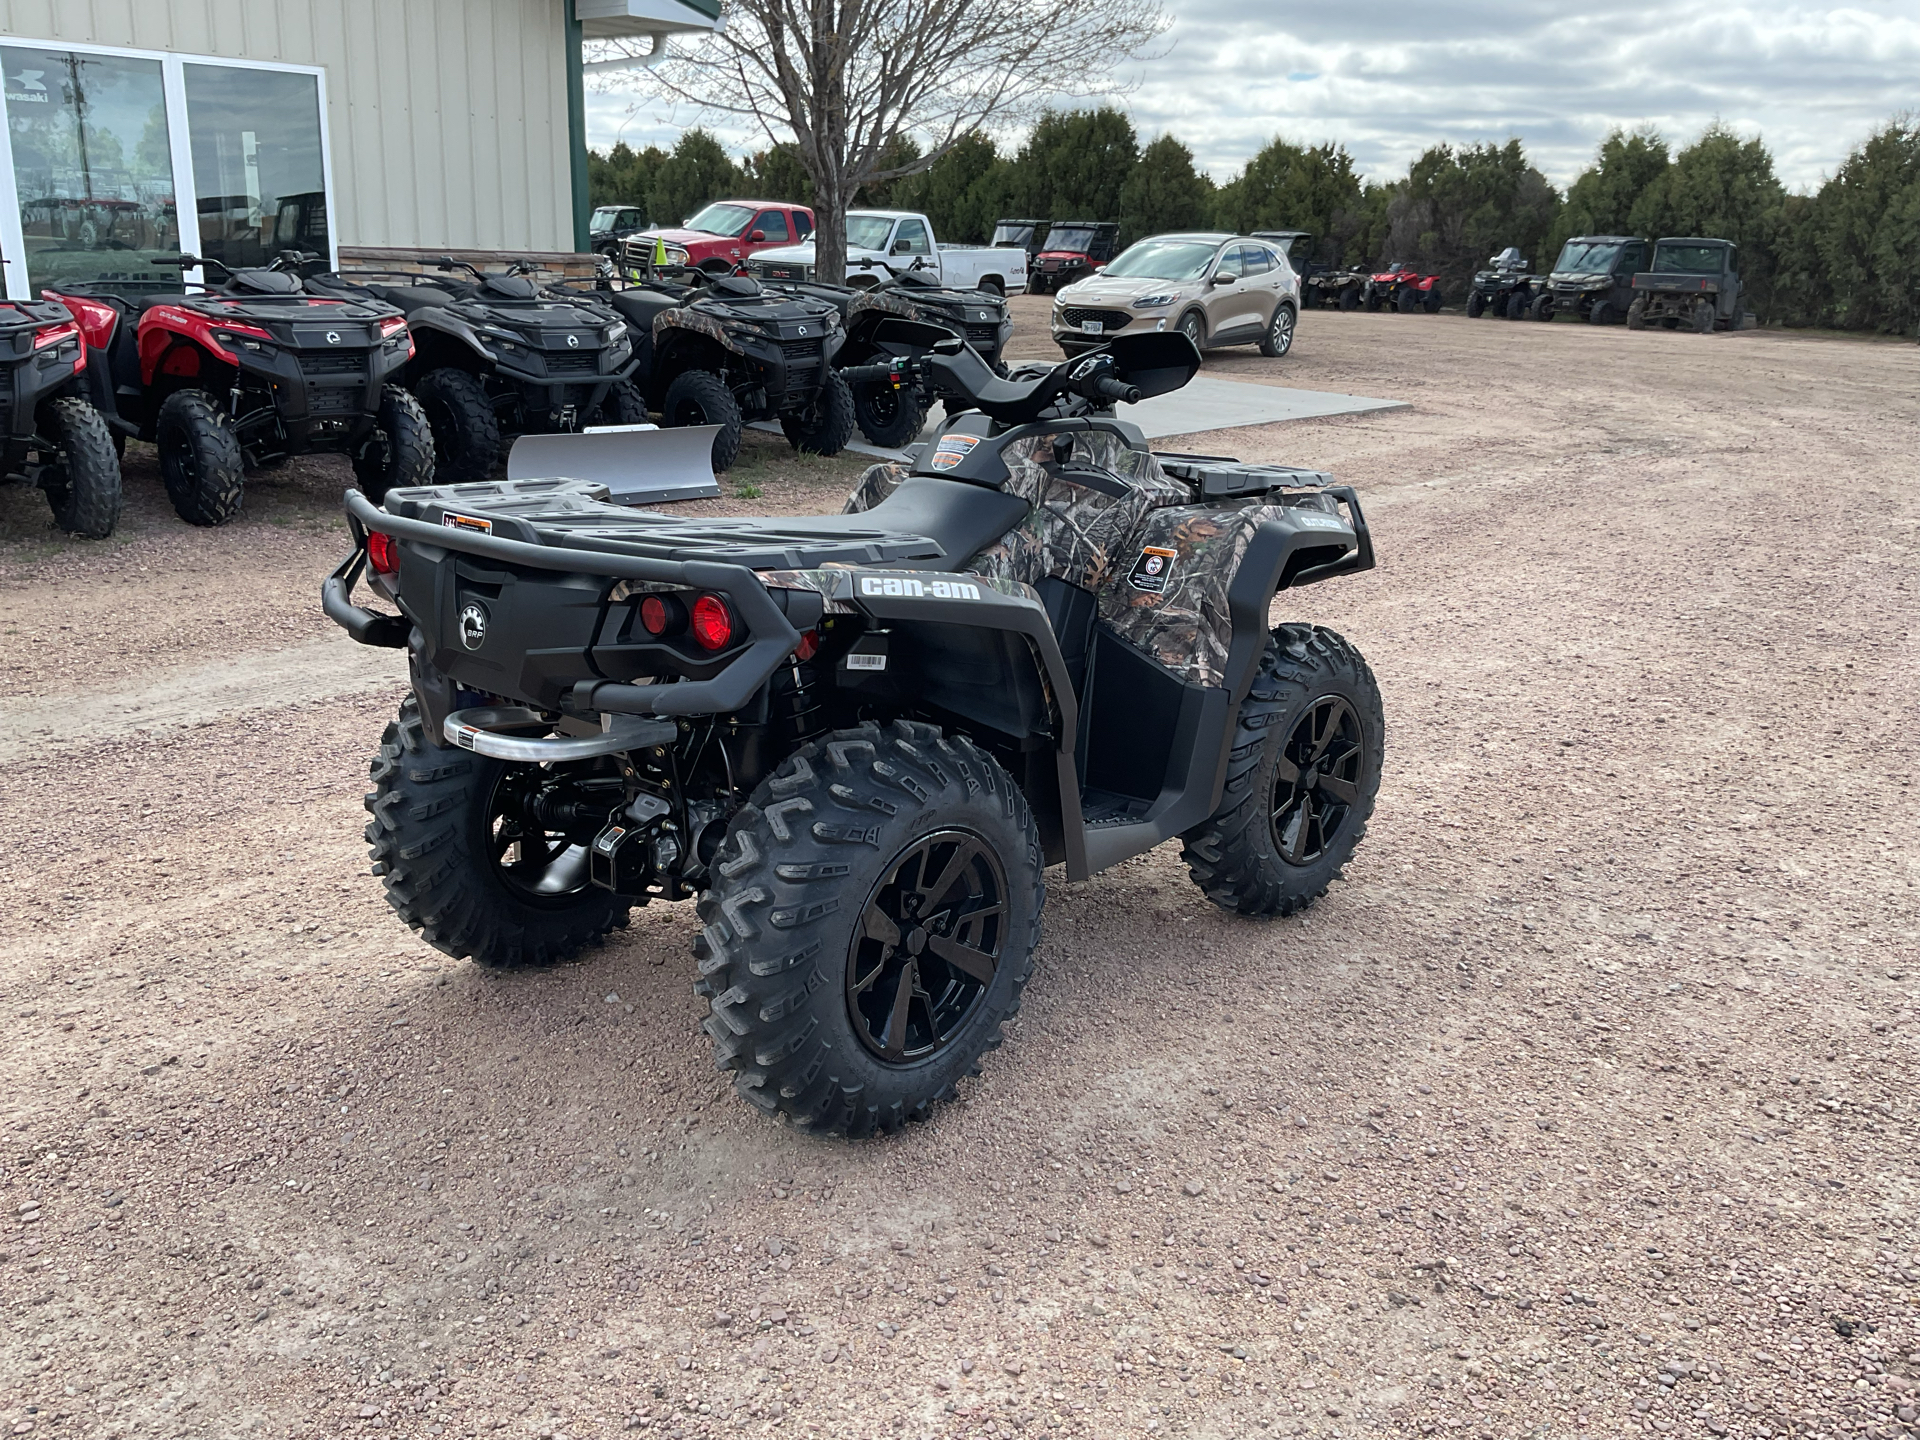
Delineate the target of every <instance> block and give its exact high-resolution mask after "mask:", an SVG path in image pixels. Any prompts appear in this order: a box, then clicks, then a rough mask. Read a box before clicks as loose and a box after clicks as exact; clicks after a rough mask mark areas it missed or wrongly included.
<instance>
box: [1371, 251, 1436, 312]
mask: <svg viewBox="0 0 1920 1440" xmlns="http://www.w3.org/2000/svg"><path fill="white" fill-rule="evenodd" d="M1382 307H1386V308H1389V309H1394V310H1398V311H1399V312H1400V313H1401V314H1402V315H1411V314H1412V313H1413V312H1414V311H1416V310H1425V311H1426V312H1427V313H1428V314H1429V315H1438V314H1439V313H1440V277H1439V276H1438V275H1422V274H1421V273H1420V272H1419V271H1418V270H1415V269H1414V268H1413V267H1412V266H1411V265H1407V264H1404V263H1402V262H1401V261H1399V260H1395V261H1394V262H1393V263H1392V264H1390V265H1388V266H1387V268H1386V269H1385V270H1384V271H1382V272H1381V273H1380V274H1378V275H1372V276H1369V277H1368V278H1367V309H1369V310H1378V309H1381V308H1382Z"/></svg>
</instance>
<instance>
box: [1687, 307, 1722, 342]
mask: <svg viewBox="0 0 1920 1440" xmlns="http://www.w3.org/2000/svg"><path fill="white" fill-rule="evenodd" d="M1719 318H1720V317H1719V315H1718V314H1717V313H1716V312H1715V311H1714V307H1713V305H1712V304H1711V303H1709V302H1708V301H1705V300H1701V301H1698V302H1697V303H1695V305H1694V307H1693V333H1694V334H1696V335H1711V334H1712V333H1713V326H1714V322H1715V321H1716V320H1718V319H1719Z"/></svg>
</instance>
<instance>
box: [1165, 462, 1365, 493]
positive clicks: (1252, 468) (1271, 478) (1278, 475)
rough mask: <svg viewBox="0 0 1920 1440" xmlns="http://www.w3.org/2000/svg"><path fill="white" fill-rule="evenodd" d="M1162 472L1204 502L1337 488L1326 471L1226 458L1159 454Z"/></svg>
mask: <svg viewBox="0 0 1920 1440" xmlns="http://www.w3.org/2000/svg"><path fill="white" fill-rule="evenodd" d="M1153 458H1154V459H1155V460H1158V461H1159V462H1160V468H1161V469H1162V470H1164V471H1166V472H1167V474H1168V475H1170V476H1172V477H1173V478H1174V479H1175V480H1184V481H1185V482H1186V483H1187V484H1189V485H1191V486H1193V491H1194V495H1195V496H1196V497H1197V498H1199V499H1201V500H1224V499H1227V498H1230V497H1232V496H1236V495H1265V494H1268V493H1269V492H1271V491H1274V490H1300V489H1314V490H1318V489H1322V488H1324V487H1325V486H1328V485H1331V484H1333V476H1331V475H1329V474H1327V473H1326V471H1324V470H1302V469H1300V468H1299V467H1298V466H1294V465H1249V464H1246V463H1244V462H1242V461H1239V460H1234V459H1232V458H1230V457H1227V456H1224V455H1176V454H1161V453H1159V452H1157V451H1156V452H1155V454H1154V457H1153Z"/></svg>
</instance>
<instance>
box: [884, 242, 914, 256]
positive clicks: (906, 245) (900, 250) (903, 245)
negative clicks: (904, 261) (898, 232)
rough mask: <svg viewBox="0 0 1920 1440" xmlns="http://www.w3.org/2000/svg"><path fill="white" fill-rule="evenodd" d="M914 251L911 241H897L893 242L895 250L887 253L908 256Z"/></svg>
mask: <svg viewBox="0 0 1920 1440" xmlns="http://www.w3.org/2000/svg"><path fill="white" fill-rule="evenodd" d="M912 249H913V244H912V242H911V241H908V240H896V241H894V242H893V248H892V249H891V250H889V251H888V252H887V253H888V254H889V255H905V254H908V253H909V252H910V251H911V250H912Z"/></svg>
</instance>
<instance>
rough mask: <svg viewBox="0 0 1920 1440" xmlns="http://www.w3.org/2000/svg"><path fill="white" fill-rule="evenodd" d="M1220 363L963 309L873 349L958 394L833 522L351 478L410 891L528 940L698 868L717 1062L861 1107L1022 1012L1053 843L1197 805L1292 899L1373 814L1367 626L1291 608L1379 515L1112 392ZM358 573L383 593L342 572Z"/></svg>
mask: <svg viewBox="0 0 1920 1440" xmlns="http://www.w3.org/2000/svg"><path fill="white" fill-rule="evenodd" d="M888 323H889V324H890V325H896V326H908V327H911V328H912V329H915V330H917V329H921V328H924V327H921V326H920V324H919V322H914V321H907V320H901V319H894V318H890V319H889V322H888ZM879 338H880V339H881V340H882V341H883V342H886V343H893V337H892V336H891V335H889V334H888V333H885V332H884V331H883V333H882V334H881V335H880V336H879ZM1199 366H1200V356H1199V352H1198V351H1197V350H1196V349H1195V348H1194V346H1193V345H1192V343H1191V342H1190V341H1189V340H1188V339H1187V338H1186V337H1185V336H1183V335H1180V334H1178V333H1147V334H1139V335H1125V336H1119V337H1116V338H1114V339H1113V340H1111V341H1110V342H1109V343H1108V344H1106V345H1105V346H1103V347H1102V348H1100V349H1099V350H1096V351H1093V352H1091V353H1087V354H1083V355H1080V356H1077V357H1075V358H1072V359H1069V360H1067V361H1065V362H1064V363H1062V364H1060V365H1057V366H1055V367H1052V368H1051V369H1047V370H1041V371H1036V372H1032V373H1023V374H1021V375H1018V376H1014V377H1001V376H997V375H995V374H994V373H993V371H992V370H991V369H989V368H988V367H987V365H986V362H985V361H983V360H982V359H981V358H980V357H979V356H978V355H977V354H975V353H973V352H972V351H971V350H970V349H968V348H967V346H966V345H965V343H964V342H963V341H962V340H960V339H959V338H958V337H947V338H945V339H943V340H941V341H940V342H938V343H937V344H935V345H934V346H933V347H932V348H931V349H929V350H928V351H926V352H924V353H922V354H920V355H917V356H914V357H910V358H904V359H899V360H896V361H893V362H891V363H889V364H888V365H885V366H878V365H876V366H873V367H868V370H867V373H863V374H857V375H854V377H853V378H854V380H855V381H856V382H859V383H866V382H876V383H877V382H885V383H890V384H900V385H903V386H911V387H919V386H922V385H925V386H927V387H929V388H931V389H933V390H935V391H937V392H938V393H941V394H943V395H949V396H953V397H956V409H957V410H958V413H955V414H953V415H952V416H951V418H950V419H949V420H948V421H947V422H946V424H945V427H944V429H943V431H942V433H941V434H940V435H939V436H938V438H937V439H936V440H935V441H934V442H933V443H931V444H928V445H926V446H925V447H923V448H922V449H921V451H920V452H919V453H918V455H917V458H916V459H914V461H913V462H912V463H911V464H906V465H886V466H878V467H875V468H873V469H871V470H870V471H868V473H867V474H866V476H865V477H864V478H863V479H862V481H861V482H860V484H859V486H858V487H857V488H856V490H855V492H854V494H853V495H852V497H851V498H850V499H849V501H848V503H847V506H846V508H845V510H844V511H843V512H842V513H840V514H837V515H819V516H782V517H770V518H765V519H750V518H740V517H731V516H728V517H713V516H704V515H703V516H687V517H669V516H666V515H661V514H649V513H646V512H643V511H635V510H628V509H622V508H620V507H617V506H613V505H609V504H607V503H606V502H605V501H604V499H602V498H601V494H602V493H603V492H596V491H594V490H593V489H592V488H591V487H588V486H585V485H582V484H581V483H579V482H575V481H565V480H549V481H510V482H506V483H504V484H486V485H465V486H448V487H422V488H416V489H410V490H399V491H394V492H391V493H390V494H389V495H388V496H387V499H386V503H385V505H384V506H379V505H375V504H373V503H371V502H370V501H368V500H367V499H366V498H365V497H362V496H357V495H350V496H349V497H348V514H349V524H350V526H351V529H352V532H353V538H354V547H353V550H352V552H351V553H350V554H349V556H348V557H347V559H346V560H345V561H344V562H343V563H342V564H341V566H340V567H339V568H338V569H337V570H336V571H335V572H334V574H333V575H332V577H330V578H329V579H328V581H327V583H326V586H325V588H324V590H323V602H324V605H325V608H326V610H327V613H328V614H329V615H330V616H331V617H332V618H333V619H335V620H336V621H337V622H338V623H339V624H341V625H342V626H343V627H344V628H346V630H347V631H348V632H349V634H351V635H352V636H353V637H354V638H355V639H357V640H359V641H361V642H362V643H365V644H371V645H386V646H392V647H394V648H397V649H403V650H405V651H406V653H407V655H408V661H409V666H410V669H411V674H412V681H413V694H412V696H411V698H409V699H408V700H407V701H406V702H405V703H404V704H403V705H402V707H401V709H400V713H399V715H398V716H397V718H396V719H395V720H394V721H393V723H392V724H390V725H389V726H388V727H387V731H386V734H385V737H384V738H383V739H382V741H381V744H380V749H379V753H378V755H377V757H376V758H375V760H374V762H373V769H372V774H373V782H374V784H373V793H372V794H370V795H369V796H368V797H367V809H368V811H369V813H370V816H371V822H370V824H369V825H368V827H367V837H368V839H369V841H370V842H371V845H372V849H373V862H374V863H373V870H374V873H375V874H376V875H378V876H379V877H380V878H381V881H382V883H383V884H384V886H385V888H386V892H387V897H388V899H389V901H390V902H391V903H392V905H393V906H394V908H395V909H396V910H397V911H398V912H399V914H400V916H401V918H402V919H403V920H404V921H405V922H406V923H407V924H409V925H411V926H412V927H414V928H415V929H416V930H418V931H419V932H420V934H421V935H422V936H423V938H425V939H426V940H427V941H428V942H429V943H430V944H433V945H435V946H437V947H438V948H440V949H441V950H444V951H445V952H447V953H448V954H450V955H454V956H470V957H472V958H473V959H474V960H475V961H477V962H478V963H480V964H482V965H486V966H491V967H496V968H503V969H505V968H514V967H521V966H529V965H541V964H549V963H552V962H554V961H557V960H560V959H563V958H565V957H567V956H570V955H573V954H575V953H576V952H578V951H580V950H581V949H582V948H584V947H586V946H588V945H590V944H592V943H593V942H595V941H597V940H599V939H600V938H602V937H603V936H605V935H606V934H607V933H608V931H609V930H611V929H613V928H616V927H620V926H624V925H625V924H626V923H627V918H628V914H629V912H630V910H631V909H632V908H633V907H634V906H636V905H645V904H648V903H649V902H651V901H656V900H660V901H667V900H679V899H684V898H690V897H696V896H697V897H698V904H699V915H700V920H701V925H702V930H701V935H700V938H699V940H698V941H697V942H696V944H695V958H696V960H697V964H698V979H697V981H696V984H695V990H696V992H697V993H698V994H699V995H700V996H702V997H704V998H705V1000H706V1002H707V1006H708V1016H707V1019H706V1022H705V1028H706V1031H707V1034H708V1035H709V1037H710V1038H711V1040H712V1042H713V1050H714V1058H715V1062H716V1064H718V1065H719V1067H720V1068H721V1069H723V1070H728V1071H731V1072H733V1075H734V1084H735V1088H736V1089H737V1090H738V1092H739V1093H740V1094H741V1095H743V1096H744V1097H745V1098H747V1099H748V1100H750V1101H751V1102H753V1103H754V1104H755V1105H757V1106H759V1107H760V1108H762V1109H763V1110H765V1111H767V1112H769V1113H772V1114H777V1115H784V1116H786V1117H788V1118H789V1119H790V1120H791V1121H792V1123H794V1124H796V1125H799V1126H802V1127H804V1128H806V1129H809V1130H813V1131H816V1132H825V1133H834V1134H850V1135H866V1134H872V1133H874V1132H876V1131H888V1130H893V1129H895V1128H897V1127H898V1126H900V1125H901V1124H903V1123H904V1122H905V1121H907V1120H909V1119H914V1118H919V1117H923V1116H925V1115H927V1114H928V1113H929V1111H930V1109H931V1107H932V1106H934V1105H935V1104H936V1103H937V1102H939V1101H941V1100H943V1099H947V1098H950V1097H952V1096H953V1095H954V1093H955V1087H956V1086H957V1085H958V1083H959V1082H960V1081H961V1080H963V1079H964V1078H965V1077H966V1076H968V1075H970V1074H974V1073H977V1071H978V1066H979V1062H980V1060H981V1057H982V1056H983V1055H984V1054H985V1052H986V1051H988V1050H989V1049H992V1048H994V1047H995V1046H997V1045H999V1043H1000V1041H1001V1036H1002V1027H1003V1026H1004V1024H1005V1023H1006V1021H1007V1020H1008V1018H1009V1017H1011V1016H1012V1015H1014V1014H1015V1013H1016V1012H1017V1011H1018V1009H1019V1007H1020V1001H1021V995H1022V992H1023V991H1024V989H1025V987H1026V985H1027V984H1028V981H1029V979H1030V978H1031V977H1032V974H1033V960H1034V953H1035V946H1036V944H1037V942H1038V939H1039V933H1040V916H1041V911H1042V908H1043V906H1044V904H1045V900H1046V885H1045V874H1044V872H1045V869H1046V867H1047V866H1050V865H1061V866H1064V867H1065V873H1066V876H1067V877H1068V878H1069V879H1074V880H1078V879H1083V878H1086V877H1088V876H1091V875H1093V874H1096V873H1098V872H1100V871H1102V870H1106V869H1109V868H1111V867H1112V866H1114V865H1117V864H1119V863H1120V862H1121V861H1123V860H1126V859H1128V858H1129V857H1132V856H1136V855H1140V854H1143V853H1145V852H1146V851H1148V850H1150V849H1152V848H1154V847H1155V846H1158V845H1160V844H1163V843H1165V842H1167V841H1170V840H1174V839H1178V840H1179V841H1180V842H1181V847H1182V848H1181V853H1182V856H1183V858H1184V859H1185V861H1186V864H1187V868H1188V872H1189V874H1190V875H1191V876H1192V878H1193V881H1194V883H1195V884H1196V885H1197V886H1198V887H1199V888H1200V890H1201V891H1202V892H1203V893H1204V894H1205V895H1206V896H1207V897H1208V898H1209V899H1211V900H1212V901H1214V903H1216V904H1218V905H1220V906H1222V907H1224V908H1225V909H1227V910H1229V911H1231V912H1233V913H1235V914H1237V915H1243V916H1247V917H1252V918H1265V917H1271V916H1278V915H1286V914H1290V913H1292V912H1294V911H1296V910H1298V909H1299V908H1300V907H1301V906H1303V905H1306V904H1309V903H1310V902H1312V901H1313V900H1314V899H1316V898H1317V897H1318V896H1320V895H1321V894H1323V893H1324V892H1325V890H1326V888H1327V886H1328V885H1329V884H1330V883H1331V882H1332V881H1333V880H1334V879H1335V878H1336V877H1337V876H1338V875H1339V874H1340V873H1341V870H1342V867H1343V866H1344V865H1345V864H1346V862H1347V860H1348V859H1349V858H1350V857H1351V856H1352V854H1353V853H1354V848H1355V846H1357V845H1358V844H1359V842H1360V839H1361V837H1362V835H1363V834H1364V833H1365V830H1366V825H1367V821H1368V818H1369V816H1370V815H1371V813H1372V810H1373V805H1374V797H1375V795H1376V793H1377V791H1378V788H1379V784H1380V771H1381V756H1382V745H1383V741H1384V738H1385V721H1384V716H1383V712H1382V709H1381V702H1380V692H1379V689H1378V687H1377V685H1376V684H1375V682H1374V678H1373V675H1372V672H1371V671H1370V670H1369V669H1368V668H1367V665H1366V662H1365V661H1364V660H1363V659H1362V658H1361V657H1360V654H1359V652H1358V651H1357V650H1355V649H1354V647H1353V646H1352V645H1351V644H1349V643H1348V642H1347V641H1346V640H1344V639H1342V638H1341V637H1340V636H1339V635H1337V634H1335V633H1334V632H1333V631H1331V630H1328V629H1325V628H1323V627H1321V626H1318V625H1311V624H1305V623H1295V622H1291V621H1289V622H1284V623H1281V624H1279V625H1277V626H1276V625H1274V623H1273V622H1272V620H1271V618H1270V616H1269V608H1270V606H1271V605H1272V604H1273V602H1274V601H1275V599H1276V597H1279V598H1282V599H1285V598H1287V597H1288V596H1289V594H1290V592H1291V591H1293V590H1295V589H1298V588H1300V587H1302V586H1305V585H1309V584H1313V583H1316V582H1319V581H1323V580H1328V579H1332V578H1335V577H1337V576H1345V575H1352V574H1355V573H1357V572H1360V571H1364V570H1367V569H1370V568H1371V567H1372V565H1373V563H1374V560H1373V548H1372V542H1371V539H1370V537H1369V534H1368V530H1367V526H1366V522H1365V520H1364V518H1363V517H1362V514H1361V510H1360V504H1359V500H1358V498H1357V497H1356V495H1355V494H1354V492H1353V491H1352V490H1351V489H1348V488H1345V487H1342V486H1339V485H1335V484H1333V483H1332V482H1331V481H1330V479H1329V477H1327V476H1326V475H1323V474H1320V473H1318V472H1315V471H1308V470H1298V469H1291V468H1288V467H1285V466H1268V465H1243V464H1239V463H1236V462H1234V461H1231V460H1223V459H1219V458H1216V457H1211V456H1175V455H1155V454H1153V453H1151V452H1150V451H1149V450H1148V449H1147V445H1146V442H1145V440H1144V439H1143V438H1142V436H1141V433H1140V431H1139V430H1138V428H1136V427H1135V426H1133V425H1131V424H1129V423H1127V422H1124V421H1121V420H1119V419H1117V418H1116V417H1115V415H1114V412H1113V407H1114V405H1115V404H1116V403H1121V402H1134V401H1137V400H1139V399H1142V398H1144V397H1146V396H1148V395H1152V394H1161V393H1165V392H1167V391H1170V390H1173V389H1175V388H1177V387H1179V386H1181V385H1184V384H1185V383H1186V382H1187V381H1188V380H1189V379H1191V378H1192V376H1193V375H1194V373H1195V372H1196V371H1197V370H1198V369H1199ZM920 372H925V373H924V374H922V373H920ZM957 397H964V398H965V401H966V408H959V401H958V398H957ZM363 576H365V577H366V578H368V579H369V580H370V581H371V585H372V588H373V590H374V591H375V592H377V594H378V595H379V596H380V597H381V598H382V599H384V600H385V601H386V602H387V603H389V604H390V605H392V606H393V607H395V608H396V609H397V612H398V613H397V614H396V613H386V614H382V613H376V612H375V611H372V610H369V609H366V608H364V607H362V606H360V605H358V604H356V603H355V602H354V599H353V593H352V592H353V589H354V587H355V585H356V584H357V583H358V582H359V581H360V579H361V578H362V577H363Z"/></svg>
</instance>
